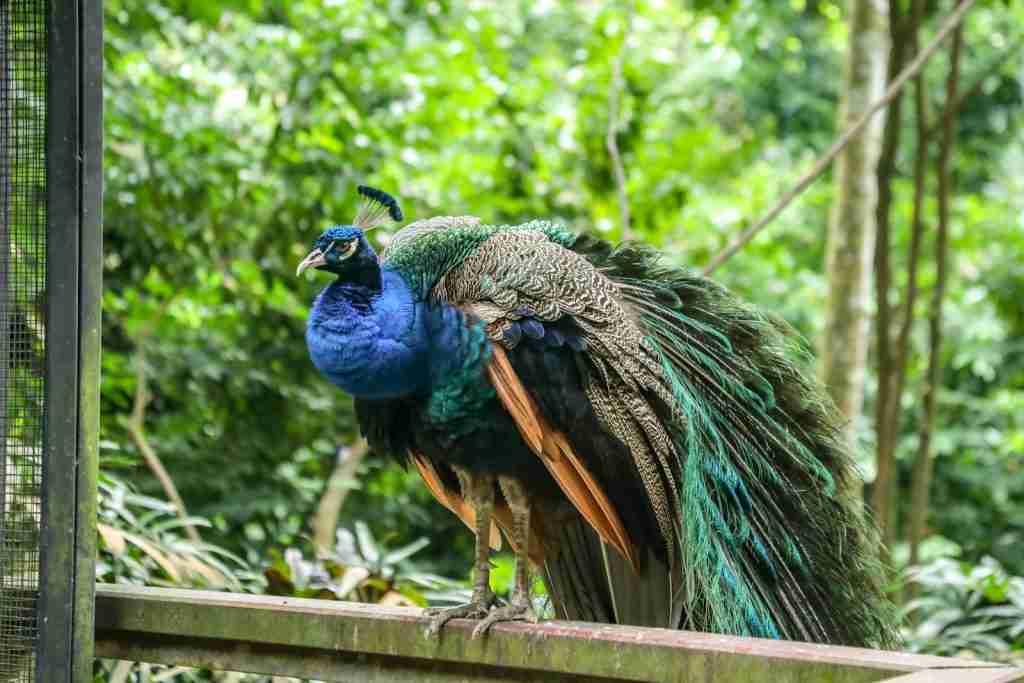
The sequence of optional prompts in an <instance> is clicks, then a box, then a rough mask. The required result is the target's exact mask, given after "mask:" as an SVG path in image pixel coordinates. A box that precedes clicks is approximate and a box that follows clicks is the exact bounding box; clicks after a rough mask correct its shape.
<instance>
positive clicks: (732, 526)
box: [571, 236, 898, 648]
mask: <svg viewBox="0 0 1024 683" xmlns="http://www.w3.org/2000/svg"><path fill="white" fill-rule="evenodd" d="M571 248H572V249H573V250H574V251H577V252H578V253H581V254H583V255H584V256H586V257H587V258H588V259H589V260H590V261H591V262H592V263H594V264H595V265H596V266H597V267H598V268H599V269H601V271H602V272H604V274H605V275H607V276H608V277H610V278H611V279H612V280H614V281H615V282H616V283H618V284H619V286H620V291H621V292H622V294H623V298H624V300H625V301H626V303H627V305H628V306H629V307H630V308H631V310H632V312H633V313H634V314H635V315H636V317H637V318H638V320H639V321H640V323H641V325H642V327H643V328H644V329H645V331H646V333H647V335H648V336H647V339H646V340H645V343H647V344H648V345H649V347H650V348H651V349H652V350H653V351H654V353H655V354H656V355H657V356H658V357H660V358H661V365H662V371H663V375H664V382H665V383H666V384H667V385H668V386H669V388H670V390H671V395H672V397H673V405H671V406H668V407H667V410H668V411H669V412H670V413H671V415H670V416H667V417H668V422H669V423H670V424H671V435H672V438H673V441H674V445H675V450H676V453H677V455H678V458H679V462H678V472H679V477H680V484H679V498H680V500H679V509H680V511H681V519H680V520H679V529H678V539H679V542H678V555H677V558H678V559H677V563H678V565H679V566H678V581H679V588H680V590H678V592H677V594H678V599H679V600H681V601H682V604H681V609H680V610H679V614H680V615H681V616H680V619H681V623H680V624H678V625H674V626H675V627H682V628H692V629H697V630H706V631H712V632H718V633H729V634H735V635H749V636H755V637H765V638H784V639H788V640H800V641H809V642H825V643H837V644H849V645H859V646H869V647H883V648H884V647H893V646H895V645H896V644H897V642H898V636H897V634H896V629H895V626H894V624H895V619H894V609H893V607H892V605H891V604H890V602H889V601H888V600H887V599H886V597H885V595H884V592H883V588H882V577H883V572H882V568H881V565H880V563H879V561H878V553H877V550H878V546H879V541H878V537H877V533H876V532H875V530H874V528H873V526H872V524H871V523H870V520H869V519H868V518H867V516H866V513H865V512H864V511H863V510H862V506H861V504H860V502H859V500H858V499H857V497H856V496H855V495H853V494H852V492H853V491H854V490H855V487H856V486H857V485H858V484H859V480H858V479H857V475H856V471H855V466H854V462H853V458H852V456H851V454H850V453H849V452H848V449H847V448H846V447H845V446H844V445H843V442H842V440H841V439H840V438H839V429H838V426H839V425H840V424H841V421H840V418H839V416H838V414H837V413H836V411H835V409H834V407H833V405H832V403H831V401H830V400H829V398H828V396H827V394H826V393H825V392H824V390H823V388H822V387H821V386H820V384H819V383H817V382H816V380H814V378H813V373H812V371H811V370H810V369H809V368H808V367H807V363H806V362H803V361H805V360H806V353H804V352H802V350H801V348H800V344H799V341H798V337H797V336H796V335H795V334H794V333H793V331H792V330H791V329H790V328H789V327H788V326H787V325H786V324H785V323H784V322H782V321H780V320H778V319H775V318H772V317H769V316H767V315H765V314H764V313H761V312H759V311H758V310H756V309H755V308H753V307H751V306H749V305H746V304H744V303H742V302H741V301H740V300H739V299H737V298H736V297H735V296H733V295H732V294H730V293H729V292H728V291H727V290H726V289H725V288H723V287H721V286H719V285H717V284H716V283H714V282H712V281H710V280H707V279H705V278H702V277H699V276H696V275H693V274H690V273H688V272H686V271H684V270H682V269H679V268H676V267H672V266H668V265H665V264H664V263H663V262H662V261H661V260H660V259H659V256H658V254H657V253H656V252H654V251H653V250H650V249H648V248H645V247H641V246H634V245H626V246H622V247H619V248H617V249H614V250H613V249H612V248H611V247H610V246H609V245H608V244H607V243H604V242H601V241H599V240H595V239H593V238H590V237H588V236H581V237H579V238H577V240H576V241H575V242H574V243H573V244H572V245H571ZM801 357H803V359H802V358H801Z"/></svg>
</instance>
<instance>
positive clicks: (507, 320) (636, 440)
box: [388, 223, 678, 565]
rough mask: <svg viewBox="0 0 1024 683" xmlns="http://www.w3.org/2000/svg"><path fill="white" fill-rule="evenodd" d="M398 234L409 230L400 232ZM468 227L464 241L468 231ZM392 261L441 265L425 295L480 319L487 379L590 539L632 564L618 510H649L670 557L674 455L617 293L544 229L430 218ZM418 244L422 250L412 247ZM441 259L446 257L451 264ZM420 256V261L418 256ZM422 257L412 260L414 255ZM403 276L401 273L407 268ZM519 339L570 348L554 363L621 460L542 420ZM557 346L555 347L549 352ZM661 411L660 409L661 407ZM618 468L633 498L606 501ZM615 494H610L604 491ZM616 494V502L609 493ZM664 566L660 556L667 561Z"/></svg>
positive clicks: (638, 334)
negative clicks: (637, 487)
mask: <svg viewBox="0 0 1024 683" xmlns="http://www.w3.org/2000/svg"><path fill="white" fill-rule="evenodd" d="M407 231H408V232H407ZM470 233H471V234H472V240H470V242H471V244H470V245H469V246H467V245H466V244H465V241H466V240H467V239H469V238H468V237H467V235H470ZM397 239H398V242H399V244H398V245H397V246H396V247H395V250H394V251H392V252H391V256H389V257H388V258H389V259H391V261H390V262H391V263H396V264H399V265H400V264H401V263H403V262H405V263H408V262H411V261H412V259H411V258H410V256H409V255H410V254H413V253H417V249H416V247H420V250H419V253H420V254H421V255H423V258H424V259H427V258H433V259H435V260H436V261H437V262H441V261H444V262H445V263H449V262H450V263H449V265H447V266H446V267H445V269H444V271H443V274H442V275H441V276H440V277H438V278H436V279H435V280H434V282H433V285H432V287H431V289H430V291H429V296H430V297H431V298H433V299H434V300H437V301H442V302H445V303H449V304H454V305H456V306H458V307H459V308H461V309H462V310H464V311H465V312H467V313H468V314H470V315H471V316H472V317H474V318H476V319H478V320H480V321H482V322H483V323H484V324H485V326H486V331H487V334H488V336H489V337H490V339H491V340H492V342H494V343H495V347H496V348H497V349H498V351H496V352H495V354H494V358H493V360H492V363H491V368H490V377H491V380H492V383H494V384H495V386H496V388H497V389H498V392H499V396H500V397H501V399H502V401H503V403H504V405H505V407H506V409H507V410H508V411H509V413H510V414H511V415H512V416H513V418H514V419H515V420H516V423H517V425H518V426H519V428H520V431H521V432H522V434H523V437H524V440H525V441H526V443H527V444H529V446H530V447H531V449H532V450H533V451H534V452H535V453H537V454H538V455H539V456H540V457H541V460H542V462H543V463H544V464H545V465H546V466H547V467H548V469H549V470H550V471H551V473H552V475H553V476H554V478H555V480H556V481H557V482H558V484H559V485H560V487H561V488H562V490H563V492H564V493H565V494H566V496H567V497H568V498H569V500H570V501H572V503H573V504H574V505H575V507H576V508H577V509H578V511H579V512H580V514H581V515H583V516H584V517H585V518H586V519H587V521H588V522H589V523H590V524H591V525H592V526H593V528H594V529H595V531H597V532H598V533H599V534H600V536H601V537H602V538H603V539H604V540H605V541H606V542H607V543H608V544H609V545H611V546H612V547H614V548H615V549H616V550H618V552H619V553H620V554H621V555H622V557H624V558H626V559H628V560H629V561H630V562H631V563H633V564H634V565H635V563H636V561H637V560H636V557H637V554H636V550H635V545H636V539H635V538H631V536H635V535H636V533H637V532H636V529H633V530H631V531H629V532H627V528H630V527H632V526H633V525H627V524H624V523H623V517H624V515H625V513H626V510H625V508H628V507H638V506H639V507H649V508H650V509H651V518H652V519H653V520H654V522H653V523H654V524H655V525H656V529H657V532H656V535H657V536H659V537H660V538H658V539H657V540H656V543H657V545H659V546H660V547H661V548H662V549H663V550H664V553H665V554H667V555H671V554H672V553H673V552H674V546H675V543H676V531H677V522H676V521H674V520H677V519H678V508H677V502H676V501H677V500H678V492H677V491H676V484H675V480H676V473H675V468H677V467H678V464H677V459H676V458H674V455H673V451H672V445H671V439H670V437H669V435H668V433H667V429H666V427H664V425H663V420H661V419H660V418H659V415H658V412H657V408H656V407H655V406H654V404H655V403H659V402H660V403H661V404H662V405H670V401H671V395H670V390H669V389H668V388H667V386H666V385H665V383H664V382H663V381H662V379H661V376H660V370H661V364H660V360H659V359H658V358H657V357H655V355H654V354H652V353H651V352H650V350H649V349H648V348H647V347H645V345H644V336H643V333H642V331H641V330H640V328H639V327H638V326H637V325H636V323H635V322H634V321H633V320H632V319H631V318H630V316H629V313H628V312H627V310H626V308H625V307H624V306H623V305H622V303H621V302H620V300H619V293H618V290H617V288H616V286H615V284H614V283H613V282H611V281H610V280H609V279H608V278H607V277H605V276H604V275H603V274H602V273H601V272H600V271H599V270H598V269H597V268H595V267H594V266H593V265H592V264H591V263H590V262H588V261H587V260H586V259H585V258H584V257H582V256H580V255H578V254H576V253H574V252H573V251H571V250H570V249H567V248H566V247H565V246H564V245H563V243H562V242H563V241H564V240H562V239H561V236H560V234H559V233H558V232H557V231H556V230H554V229H553V228H552V227H551V225H550V224H547V223H535V224H526V225H524V226H503V227H498V228H486V227H477V228H473V229H472V230H471V231H470V232H467V228H465V227H464V226H454V227H449V228H446V227H444V226H441V225H436V224H435V225H432V226H421V227H418V228H406V229H405V230H403V231H402V232H401V233H399V238H397ZM426 244H429V246H430V248H429V249H428V250H425V249H423V248H422V247H423V245H426ZM451 254H457V255H458V258H457V259H454V260H453V259H452V258H451ZM427 255H429V257H428V256H427ZM421 262H422V259H421ZM411 272H412V271H410V273H411ZM520 345H533V346H537V345H540V346H551V347H552V348H556V349H561V350H562V351H563V352H564V350H565V348H566V347H571V349H572V351H573V354H570V355H569V356H567V358H566V360H565V362H567V363H573V364H574V363H576V362H577V360H579V362H580V363H581V364H582V366H584V368H583V370H582V373H583V374H584V375H585V377H586V379H585V381H584V382H583V386H584V387H585V392H586V394H585V396H584V398H583V400H584V401H585V402H586V410H587V411H589V412H591V413H593V414H594V415H595V416H596V421H595V422H594V424H595V425H597V428H598V429H600V430H602V431H605V432H607V433H609V434H610V435H612V436H613V437H614V439H615V440H616V441H617V442H618V443H620V444H623V445H624V446H625V448H624V449H623V451H622V452H623V454H624V456H625V461H624V462H623V461H618V462H614V463H607V462H602V461H601V460H602V458H605V457H607V456H606V454H604V453H595V452H588V451H586V450H583V449H581V444H582V442H583V441H585V439H580V438H578V436H577V434H574V430H573V425H571V424H568V423H566V422H565V421H562V422H561V423H555V422H553V421H552V415H551V414H550V412H551V411H546V410H545V409H544V408H541V407H538V400H537V398H538V397H537V395H536V393H537V391H541V390H542V389H541V387H539V386H532V385H531V386H525V387H524V386H523V382H522V380H521V378H520V377H519V376H518V374H517V370H516V368H515V361H514V360H513V361H509V359H508V358H507V357H505V356H503V355H502V350H503V349H507V350H508V352H509V353H510V354H512V355H514V356H516V357H518V355H519V353H518V351H517V347H519V346H520ZM553 353H556V352H553ZM662 412H663V413H664V412H665V411H664V410H663V411H662ZM619 473H622V474H623V475H625V476H626V477H627V478H628V479H630V480H635V481H638V482H640V484H641V492H642V494H643V495H642V498H643V500H640V501H638V500H637V499H636V498H634V499H632V500H618V501H617V500H616V499H615V496H614V495H609V493H610V489H616V490H617V489H619V484H620V477H619V476H618V474H619ZM611 493H613V494H614V492H611ZM619 498H620V499H621V498H623V497H622V496H619ZM670 563H671V561H670Z"/></svg>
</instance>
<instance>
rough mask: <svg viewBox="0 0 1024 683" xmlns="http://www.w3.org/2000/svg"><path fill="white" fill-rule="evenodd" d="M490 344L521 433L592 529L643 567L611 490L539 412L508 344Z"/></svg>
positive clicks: (495, 374)
mask: <svg viewBox="0 0 1024 683" xmlns="http://www.w3.org/2000/svg"><path fill="white" fill-rule="evenodd" d="M492 350H493V357H492V359H491V364H490V365H489V366H488V368H487V371H488V374H489V375H490V378H491V382H492V383H493V384H494V388H495V389H496V390H497V392H498V398H500V399H501V402H502V404H503V405H504V406H505V409H506V410H507V411H508V412H509V414H510V415H511V416H512V419H513V420H514V421H515V423H516V427H518V428H519V433H520V434H521V435H522V437H523V439H524V440H525V441H526V443H527V445H528V446H529V447H530V449H531V450H533V452H534V453H536V454H537V455H538V456H540V459H541V462H543V463H544V465H545V466H546V467H547V468H548V471H549V472H551V475H552V476H553V477H554V478H555V481H556V482H558V486H559V487H560V488H561V489H562V492H563V493H565V495H566V496H567V497H568V498H569V500H570V501H572V504H573V505H574V506H575V507H576V509H577V510H578V511H579V513H580V514H581V515H583V518H584V519H586V520H587V522H588V523H589V524H590V526H592V527H593V528H594V531H596V532H597V533H598V535H600V537H601V538H602V539H603V540H604V541H605V543H608V544H609V545H611V546H612V547H613V548H615V549H616V550H618V551H619V554H620V555H622V557H624V558H625V559H626V560H628V561H629V563H630V564H631V565H632V566H633V569H634V570H637V571H639V564H638V560H637V556H636V549H635V548H634V546H633V543H632V541H631V540H630V538H629V534H627V533H626V529H625V527H624V526H623V525H622V520H621V519H619V515H618V513H616V512H615V508H613V507H612V504H611V501H609V500H608V496H606V495H605V493H604V491H603V490H602V489H601V487H600V486H599V485H598V483H597V481H595V480H594V478H593V477H592V476H591V474H590V472H588V471H587V469H586V467H584V466H583V462H582V461H581V460H580V459H579V457H578V456H577V455H576V453H575V452H574V451H573V449H572V446H571V445H570V444H569V440H568V439H566V437H565V435H564V434H563V433H562V432H560V431H558V430H556V429H554V428H553V427H552V426H551V425H550V424H549V423H548V421H547V420H546V419H545V417H544V416H543V415H542V414H541V412H540V410H539V409H538V408H537V405H536V403H535V402H534V400H533V398H532V397H531V396H530V394H529V393H528V392H527V391H526V387H524V386H523V383H522V382H521V381H520V380H519V376H518V375H516V373H515V370H513V369H512V364H511V363H510V362H509V360H508V356H507V355H506V354H505V351H504V349H502V348H501V347H499V346H497V345H494V346H493V347H492ZM531 545H532V544H531ZM531 554H532V553H531Z"/></svg>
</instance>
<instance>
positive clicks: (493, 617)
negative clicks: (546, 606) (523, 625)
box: [472, 601, 538, 639]
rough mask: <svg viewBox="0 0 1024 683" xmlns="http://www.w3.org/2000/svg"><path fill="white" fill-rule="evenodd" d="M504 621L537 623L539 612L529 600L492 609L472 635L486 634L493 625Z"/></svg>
mask: <svg viewBox="0 0 1024 683" xmlns="http://www.w3.org/2000/svg"><path fill="white" fill-rule="evenodd" d="M502 621H528V622H530V623H531V624H536V623H537V621H538V619H537V613H536V612H534V611H533V605H532V604H530V602H529V601H526V602H513V603H512V604H510V605H505V606H504V607H495V608H494V609H492V610H491V611H490V612H489V613H488V614H487V616H486V617H484V618H483V620H481V621H480V623H479V624H477V625H476V627H475V628H474V629H473V635H472V637H473V638H474V639H475V638H478V637H480V636H484V635H486V634H487V631H488V630H489V629H490V628H491V626H493V625H494V624H497V623H499V622H502Z"/></svg>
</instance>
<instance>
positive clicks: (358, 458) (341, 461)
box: [312, 440, 369, 552]
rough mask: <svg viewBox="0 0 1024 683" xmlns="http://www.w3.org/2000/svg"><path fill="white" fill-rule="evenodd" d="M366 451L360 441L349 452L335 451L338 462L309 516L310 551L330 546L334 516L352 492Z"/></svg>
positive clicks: (321, 549)
mask: <svg viewBox="0 0 1024 683" xmlns="http://www.w3.org/2000/svg"><path fill="white" fill-rule="evenodd" d="M368 451H369V448H367V445H366V441H364V440H360V441H359V442H358V443H356V445H354V446H352V447H350V448H344V447H343V448H339V449H338V458H337V461H336V462H335V464H334V471H333V472H331V478H330V479H328V480H327V486H326V487H325V488H324V493H323V495H322V496H321V497H320V502H319V504H317V507H316V513H315V514H314V515H313V523H312V526H313V547H314V548H316V549H317V551H318V552H320V551H325V550H328V549H330V548H332V547H333V546H334V536H335V533H336V532H337V530H338V515H339V514H340V513H341V508H342V506H343V505H344V504H345V498H347V497H348V492H349V491H351V490H352V482H353V481H354V480H355V478H356V471H357V470H358V469H359V463H360V462H362V460H363V457H364V456H365V455H366V453H367V452H368Z"/></svg>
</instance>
